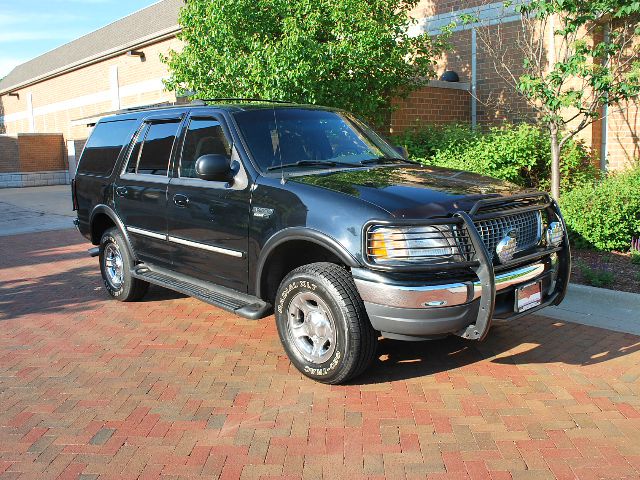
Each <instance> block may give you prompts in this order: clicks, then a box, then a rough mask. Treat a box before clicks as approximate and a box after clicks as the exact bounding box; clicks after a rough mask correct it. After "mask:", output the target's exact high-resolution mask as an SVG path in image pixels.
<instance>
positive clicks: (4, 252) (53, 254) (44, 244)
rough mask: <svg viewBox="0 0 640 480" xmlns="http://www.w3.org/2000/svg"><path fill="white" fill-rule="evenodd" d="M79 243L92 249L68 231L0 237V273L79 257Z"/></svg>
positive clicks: (75, 232)
mask: <svg viewBox="0 0 640 480" xmlns="http://www.w3.org/2000/svg"><path fill="white" fill-rule="evenodd" d="M82 244H85V245H86V248H87V249H88V248H91V247H92V246H93V245H91V244H90V243H89V242H88V241H87V240H86V239H85V238H84V237H82V236H81V235H80V234H79V233H78V232H77V231H76V230H72V229H71V230H70V229H67V230H59V231H50V232H41V233H38V234H20V235H13V236H7V237H0V270H1V269H4V268H14V267H26V266H29V265H38V264H48V263H52V262H59V261H61V260H72V259H76V258H83V257H86V256H87V252H86V250H82V249H81V250H80V251H78V247H77V246H78V245H82ZM96 266H97V263H96ZM0 278H2V277H1V276H0Z"/></svg>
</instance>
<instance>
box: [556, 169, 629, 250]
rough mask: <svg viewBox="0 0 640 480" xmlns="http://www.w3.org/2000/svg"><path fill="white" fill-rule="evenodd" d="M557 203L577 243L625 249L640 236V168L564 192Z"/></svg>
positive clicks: (605, 248)
mask: <svg viewBox="0 0 640 480" xmlns="http://www.w3.org/2000/svg"><path fill="white" fill-rule="evenodd" d="M560 207H561V209H562V213H563V215H564V218H565V221H566V223H567V226H568V228H569V234H570V236H571V238H572V240H573V242H574V244H575V245H576V246H577V247H595V248H597V249H599V250H607V251H610V250H628V249H629V246H630V244H631V239H632V238H633V237H639V236H640V168H636V169H634V170H632V171H630V172H625V173H620V174H617V175H613V174H612V175H609V176H608V177H606V178H605V179H603V180H602V181H600V182H598V183H597V184H595V185H583V186H578V187H576V188H574V189H573V190H571V191H568V192H566V193H563V194H562V196H561V198H560Z"/></svg>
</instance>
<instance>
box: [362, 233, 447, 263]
mask: <svg viewBox="0 0 640 480" xmlns="http://www.w3.org/2000/svg"><path fill="white" fill-rule="evenodd" d="M457 253H458V248H457V246H456V242H455V239H454V238H453V232H452V230H451V228H450V227H449V226H437V227H436V226H428V227H427V226H425V227H373V228H371V229H370V230H369V232H368V237H367V255H368V257H369V260H370V261H372V262H373V263H378V264H388V263H395V264H403V263H411V264H415V263H429V262H431V263H433V262H437V261H447V260H452V259H453V257H454V256H455V255H456V254H457Z"/></svg>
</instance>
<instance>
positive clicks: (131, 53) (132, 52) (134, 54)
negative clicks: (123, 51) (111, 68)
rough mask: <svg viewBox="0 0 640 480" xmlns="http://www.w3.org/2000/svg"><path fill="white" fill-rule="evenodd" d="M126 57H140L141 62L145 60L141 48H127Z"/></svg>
mask: <svg viewBox="0 0 640 480" xmlns="http://www.w3.org/2000/svg"><path fill="white" fill-rule="evenodd" d="M127 57H140V60H141V61H143V62H144V61H145V60H146V57H145V55H144V52H143V51H142V50H129V51H128V52H127Z"/></svg>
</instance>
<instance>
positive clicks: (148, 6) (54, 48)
mask: <svg viewBox="0 0 640 480" xmlns="http://www.w3.org/2000/svg"><path fill="white" fill-rule="evenodd" d="M162 1H163V0H158V1H156V2H153V3H152V4H150V5H147V6H146V7H142V8H139V9H138V10H136V11H135V12H131V13H128V14H127V15H125V16H123V17H120V18H116V19H115V20H114V21H112V22H109V23H107V24H106V25H102V26H101V27H98V28H96V29H95V30H91V31H90V32H87V33H85V34H83V35H80V36H79V37H76V38H74V39H72V40H69V41H68V42H67V43H63V44H62V45H58V46H57V47H53V48H52V49H51V50H47V51H45V52H42V53H41V54H40V55H38V56H37V57H34V58H31V59H29V60H27V62H29V61H31V60H35V59H37V58H40V57H42V56H44V55H46V54H47V53H51V52H53V51H54V50H57V49H59V48H63V47H66V46H67V45H69V44H70V43H73V42H75V41H76V40H80V39H81V38H84V37H86V36H88V35H91V34H92V33H96V32H97V31H100V30H102V29H103V28H107V27H108V26H109V25H113V24H114V23H118V22H119V21H120V20H124V19H125V18H127V17H130V16H132V15H135V14H136V13H140V12H141V11H143V10H146V9H147V8H150V7H153V6H154V5H157V4H158V3H161V2H162ZM16 66H20V65H16ZM9 73H11V72H9Z"/></svg>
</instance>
